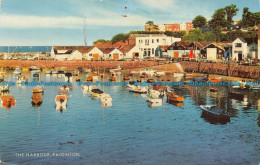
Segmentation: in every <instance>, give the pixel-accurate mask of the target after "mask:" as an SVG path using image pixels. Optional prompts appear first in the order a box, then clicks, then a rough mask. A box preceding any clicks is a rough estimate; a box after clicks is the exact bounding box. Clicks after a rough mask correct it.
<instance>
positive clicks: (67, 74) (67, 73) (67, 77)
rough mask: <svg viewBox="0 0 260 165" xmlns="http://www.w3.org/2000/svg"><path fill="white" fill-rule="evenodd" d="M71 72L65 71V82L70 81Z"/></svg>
mask: <svg viewBox="0 0 260 165" xmlns="http://www.w3.org/2000/svg"><path fill="white" fill-rule="evenodd" d="M72 79H73V78H72V73H70V72H66V73H65V82H67V81H68V82H72Z"/></svg>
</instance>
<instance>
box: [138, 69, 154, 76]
mask: <svg viewBox="0 0 260 165" xmlns="http://www.w3.org/2000/svg"><path fill="white" fill-rule="evenodd" d="M154 72H155V70H153V69H143V70H140V71H139V74H143V73H145V74H146V75H151V76H152V75H153V74H154Z"/></svg>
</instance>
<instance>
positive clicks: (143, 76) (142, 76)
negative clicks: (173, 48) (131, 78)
mask: <svg viewBox="0 0 260 165" xmlns="http://www.w3.org/2000/svg"><path fill="white" fill-rule="evenodd" d="M147 77H148V74H146V73H142V74H141V76H140V78H147Z"/></svg>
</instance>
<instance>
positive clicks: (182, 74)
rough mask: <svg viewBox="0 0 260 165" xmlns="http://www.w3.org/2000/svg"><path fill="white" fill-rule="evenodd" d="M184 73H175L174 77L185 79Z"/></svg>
mask: <svg viewBox="0 0 260 165" xmlns="http://www.w3.org/2000/svg"><path fill="white" fill-rule="evenodd" d="M183 76H184V73H173V77H183Z"/></svg>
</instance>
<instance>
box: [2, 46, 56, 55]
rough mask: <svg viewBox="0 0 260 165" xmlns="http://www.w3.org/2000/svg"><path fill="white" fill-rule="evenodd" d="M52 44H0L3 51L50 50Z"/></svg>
mask: <svg viewBox="0 0 260 165" xmlns="http://www.w3.org/2000/svg"><path fill="white" fill-rule="evenodd" d="M51 48H52V47H51V46H9V47H8V46H0V52H3V53H8V52H9V53H18V52H19V53H20V52H21V53H26V52H50V51H51Z"/></svg>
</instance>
